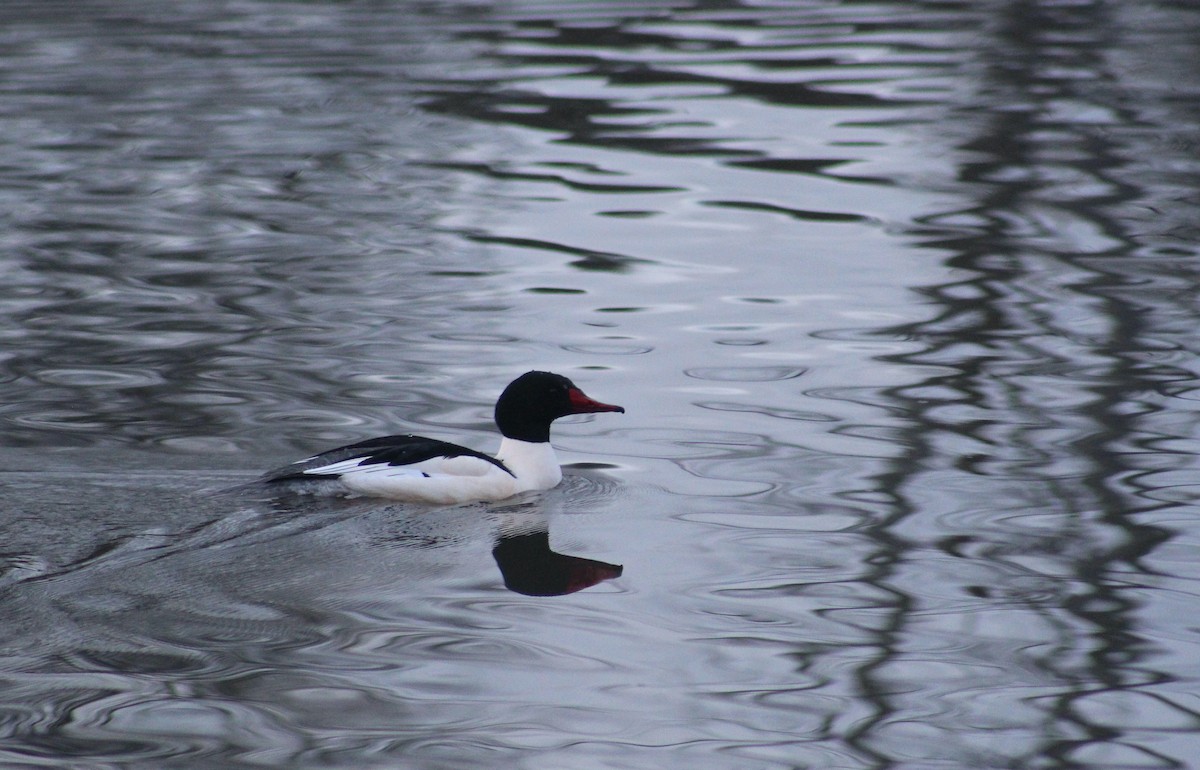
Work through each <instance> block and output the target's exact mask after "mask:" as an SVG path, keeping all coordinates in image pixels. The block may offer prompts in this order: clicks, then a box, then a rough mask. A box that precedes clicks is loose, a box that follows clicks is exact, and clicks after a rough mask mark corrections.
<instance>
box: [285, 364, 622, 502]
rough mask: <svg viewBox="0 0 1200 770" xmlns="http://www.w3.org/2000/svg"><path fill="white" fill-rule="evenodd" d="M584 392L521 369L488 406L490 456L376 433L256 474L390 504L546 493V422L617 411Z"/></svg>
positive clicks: (549, 450)
mask: <svg viewBox="0 0 1200 770" xmlns="http://www.w3.org/2000/svg"><path fill="white" fill-rule="evenodd" d="M624 411H625V409H624V407H620V406H613V405H612V404H602V403H600V402H599V401H595V400H593V399H591V398H589V397H588V396H586V395H585V394H584V392H583V391H582V390H580V389H579V388H578V387H577V386H576V385H575V383H573V382H571V381H570V380H569V379H567V378H566V377H563V376H562V375H561V374H553V373H551V372H526V373H525V374H522V375H521V376H520V377H518V378H517V379H515V380H513V381H512V382H511V383H509V385H508V387H507V388H505V389H504V392H503V393H501V394H500V398H499V399H498V400H497V401H496V426H497V427H498V428H499V429H500V433H501V434H502V436H503V439H502V440H501V441H500V451H498V452H497V453H496V456H495V457H490V456H488V455H486V454H483V453H482V452H476V451H475V450H473V449H468V448H466V447H462V446H458V445H457V444H450V443H447V442H445V441H438V440H436V439H431V438H425V437H424V436H412V435H406V436H382V437H380V438H373V439H368V440H366V441H360V442H358V443H357V444H350V445H349V446H344V447H339V448H337V449H331V450H329V451H328V452H322V453H321V454H319V455H316V456H314V457H310V458H308V459H306V460H300V461H299V462H296V463H293V464H291V465H287V466H284V467H283V468H279V469H277V470H274V471H271V472H270V473H268V474H266V475H265V476H263V478H262V481H263V482H265V483H268V484H284V483H288V484H293V483H295V484H301V485H303V486H306V487H307V486H311V482H319V481H324V482H330V481H333V482H337V483H336V484H334V485H329V484H326V485H324V486H326V487H329V486H333V487H334V489H335V490H337V491H342V492H347V491H349V492H356V493H358V494H361V495H367V496H371V497H386V498H390V499H393V500H406V501H412V502H424V503H438V504H445V505H452V504H458V503H470V502H481V501H492V500H503V499H505V498H508V497H512V496H513V495H516V494H519V493H521V492H527V491H530V490H541V489H550V488H551V487H554V486H556V485H557V484H558V483H559V482H560V481H562V468H560V467H559V465H558V459H557V458H556V457H555V454H554V447H552V446H550V423H552V422H554V421H555V420H557V419H558V418H559V417H565V416H567V415H569V414H587V413H591V412H624Z"/></svg>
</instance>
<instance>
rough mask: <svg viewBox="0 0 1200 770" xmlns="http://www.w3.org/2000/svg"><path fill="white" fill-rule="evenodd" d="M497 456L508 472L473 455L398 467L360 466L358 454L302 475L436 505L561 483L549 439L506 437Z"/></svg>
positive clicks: (505, 495)
mask: <svg viewBox="0 0 1200 770" xmlns="http://www.w3.org/2000/svg"><path fill="white" fill-rule="evenodd" d="M496 459H497V460H499V461H500V462H502V463H504V465H505V467H506V468H508V469H509V470H510V471H512V473H506V472H505V471H504V470H503V469H501V468H499V467H497V466H496V465H495V464H493V463H490V462H488V461H486V460H481V459H479V458H478V457H437V458H434V459H431V460H424V461H422V462H419V463H413V464H412V465H401V466H396V465H387V464H386V463H372V464H367V465H359V463H361V462H362V460H361V458H355V459H351V460H346V461H343V462H340V463H333V464H331V465H326V466H323V467H320V468H311V469H309V470H307V471H305V473H307V474H313V475H327V474H332V473H340V474H341V475H340V476H339V481H341V483H342V484H343V485H345V487H346V488H347V489H349V490H350V491H352V492H357V493H358V494H361V495H368V496H371V497H387V498H392V499H395V500H413V501H420V502H426V503H436V504H441V505H454V504H457V503H466V502H472V501H478V500H485V501H487V500H503V499H505V498H508V497H512V496H513V495H517V494H520V493H521V492H527V491H530V490H535V489H536V490H541V489H550V488H551V487H554V486H556V485H557V484H558V483H559V482H560V481H562V468H560V467H559V465H558V458H557V456H556V455H555V454H554V447H552V446H551V445H550V443H549V442H537V443H532V442H529V441H519V440H517V439H512V438H505V439H503V440H502V441H501V442H500V451H499V452H497V453H496Z"/></svg>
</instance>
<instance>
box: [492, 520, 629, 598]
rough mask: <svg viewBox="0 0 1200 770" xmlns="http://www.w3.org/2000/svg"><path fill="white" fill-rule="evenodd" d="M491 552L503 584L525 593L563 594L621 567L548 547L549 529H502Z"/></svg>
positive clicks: (609, 576)
mask: <svg viewBox="0 0 1200 770" xmlns="http://www.w3.org/2000/svg"><path fill="white" fill-rule="evenodd" d="M492 556H493V557H494V558H495V559H496V565H497V566H498V567H500V573H501V574H502V575H503V576H504V586H505V587H506V588H507V589H508V590H510V591H515V592H516V593H519V594H525V595H526V596H562V595H563V594H572V593H575V592H576V591H582V590H583V589H585V588H588V587H590V586H594V585H596V584H597V583H600V582H603V581H605V580H612V579H613V578H617V577H620V576H621V573H622V572H624V567H622V566H621V565H620V564H608V563H607V562H602V561H596V560H594V559H584V558H582V557H580V556H568V555H567V554H563V553H556V552H555V551H552V550H551V549H550V531H549V529H548V528H547V529H541V530H537V531H533V532H521V533H517V534H507V535H506V534H504V533H501V535H500V537H499V539H498V540H497V541H496V546H495V547H494V548H493V549H492Z"/></svg>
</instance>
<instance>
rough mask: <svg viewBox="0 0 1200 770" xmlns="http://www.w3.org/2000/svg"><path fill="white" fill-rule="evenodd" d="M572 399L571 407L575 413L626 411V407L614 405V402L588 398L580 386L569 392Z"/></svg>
mask: <svg viewBox="0 0 1200 770" xmlns="http://www.w3.org/2000/svg"><path fill="white" fill-rule="evenodd" d="M567 395H568V396H569V397H570V399H571V408H572V409H574V410H575V414H588V413H589V412H622V413H623V412H624V411H625V407H623V406H614V405H613V404H602V403H600V402H599V401H596V400H595V399H591V398H588V397H587V396H586V395H584V392H583V391H582V390H580V389H579V388H571V390H570V392H569V393H568V394H567Z"/></svg>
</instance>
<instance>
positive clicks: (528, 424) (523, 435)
mask: <svg viewBox="0 0 1200 770" xmlns="http://www.w3.org/2000/svg"><path fill="white" fill-rule="evenodd" d="M624 411H625V409H624V407H620V406H613V405H612V404H602V403H600V402H599V401H594V400H592V399H591V398H588V397H587V396H586V395H585V394H584V392H583V391H582V390H580V389H579V388H578V387H577V386H576V385H575V383H573V382H571V381H570V380H568V379H567V378H566V377H563V376H562V375H561V374H554V373H552V372H526V373H525V374H522V375H521V376H520V377H518V378H517V379H515V380H513V381H512V382H510V383H509V385H508V387H507V388H505V389H504V392H503V393H501V394H500V399H499V400H498V401H496V426H497V427H499V428H500V432H501V433H502V434H504V435H505V436H507V437H509V438H515V439H518V440H520V441H534V442H537V441H549V440H550V423H552V422H554V421H555V420H557V419H558V418H559V417H566V416H567V415H568V414H587V413H589V412H624Z"/></svg>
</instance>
